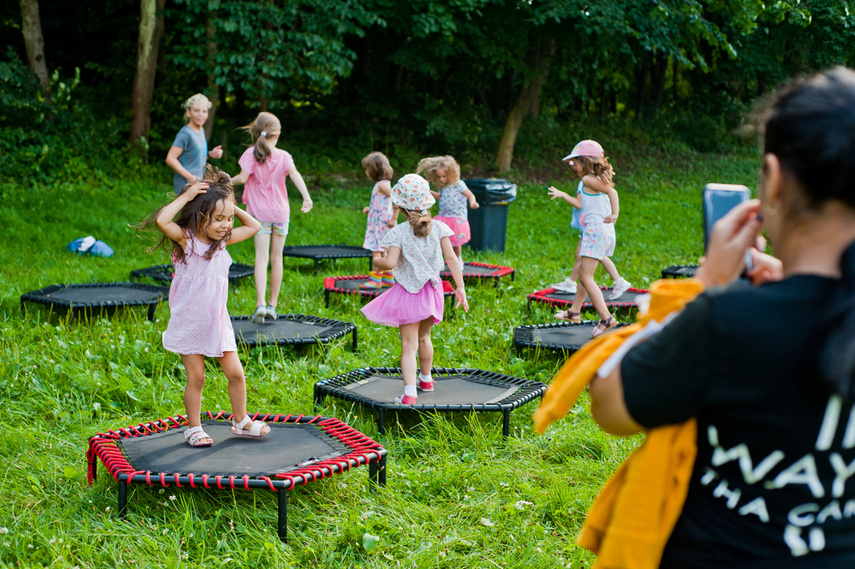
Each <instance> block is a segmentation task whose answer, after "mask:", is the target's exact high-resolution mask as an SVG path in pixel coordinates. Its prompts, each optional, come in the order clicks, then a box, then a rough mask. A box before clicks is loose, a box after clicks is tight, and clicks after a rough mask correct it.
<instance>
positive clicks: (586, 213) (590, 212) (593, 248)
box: [549, 140, 620, 336]
mask: <svg viewBox="0 0 855 569" xmlns="http://www.w3.org/2000/svg"><path fill="white" fill-rule="evenodd" d="M564 160H565V161H566V162H567V165H568V166H570V168H572V169H573V172H574V173H575V174H576V175H577V176H579V178H581V179H582V183H583V188H582V192H581V193H580V194H579V197H576V196H571V195H569V194H568V193H567V192H562V191H561V190H559V189H558V188H556V187H555V186H550V187H549V195H550V196H552V199H555V198H563V199H564V200H565V201H567V202H568V203H569V204H570V205H572V206H573V207H575V208H579V209H580V210H582V225H583V229H582V244H581V246H580V250H579V253H580V255H581V256H582V265H581V267H580V272H581V275H580V277H579V286H580V287H581V288H582V290H580V291H579V292H577V294H576V298H575V299H574V302H573V308H571V309H570V313H569V315H568V316H569V317H571V318H572V317H575V316H578V314H579V312H578V310H579V308H581V305H582V302H584V299H585V295H586V294H587V296H589V297H590V298H591V302H592V303H593V304H594V308H595V309H596V310H597V312H598V313H599V315H600V321H599V323H597V326H596V327H595V328H594V330H593V331H592V333H591V335H592V336H599V335H600V334H602V333H603V332H605V331H606V330H608V329H610V328H613V327H614V326H616V325H617V320H615V319H614V317H612V315H611V312H609V309H608V306H606V301H605V299H604V298H603V292H602V291H601V290H600V288H599V287H598V286H597V283H596V282H594V270H595V269H596V268H597V264H598V263H599V262H600V260H601V259H603V258H604V257H611V256H612V255H613V254H614V251H615V225H614V224H615V222H616V221H617V218H618V212H619V210H620V206H619V204H618V194H617V191H615V188H614V184H613V183H612V176H613V175H614V170H613V169H612V166H611V164H609V161H608V158H606V157H605V156H604V155H603V152H602V146H600V145H599V144H598V143H597V142H595V141H593V140H583V141H582V142H580V143H579V144H577V145H576V146H575V147H574V148H573V151H572V152H571V153H570V154H569V155H568V156H567V157H565V159H564ZM577 301H578V306H577ZM574 309H575V310H574Z"/></svg>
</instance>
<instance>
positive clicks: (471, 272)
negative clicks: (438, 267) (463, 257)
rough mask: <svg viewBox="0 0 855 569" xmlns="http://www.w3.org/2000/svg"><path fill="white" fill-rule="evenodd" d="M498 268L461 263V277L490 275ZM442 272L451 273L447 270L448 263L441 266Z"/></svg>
mask: <svg viewBox="0 0 855 569" xmlns="http://www.w3.org/2000/svg"><path fill="white" fill-rule="evenodd" d="M498 270H499V269H497V268H496V267H479V266H477V265H470V264H469V263H463V278H466V277H474V276H479V275H480V276H492V275H493V274H495V273H496V272H497V271H498ZM442 273H448V274H449V275H451V271H450V270H448V265H445V266H444V267H443V268H442Z"/></svg>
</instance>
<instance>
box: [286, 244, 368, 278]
mask: <svg viewBox="0 0 855 569" xmlns="http://www.w3.org/2000/svg"><path fill="white" fill-rule="evenodd" d="M282 255H283V256H284V257H302V258H304V259H312V260H313V261H314V262H315V274H318V262H319V261H321V260H322V259H355V258H361V257H367V258H368V270H369V271H370V270H371V266H372V260H371V257H372V255H371V251H369V250H368V249H365V248H364V247H357V246H356V245H344V244H339V245H291V246H288V247H285V248H284V249H283V250H282Z"/></svg>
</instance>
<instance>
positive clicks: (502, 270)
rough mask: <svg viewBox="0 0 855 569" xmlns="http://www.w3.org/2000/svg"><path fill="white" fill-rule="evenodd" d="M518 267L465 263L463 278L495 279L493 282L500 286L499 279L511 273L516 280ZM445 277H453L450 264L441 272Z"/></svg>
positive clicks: (440, 274)
mask: <svg viewBox="0 0 855 569" xmlns="http://www.w3.org/2000/svg"><path fill="white" fill-rule="evenodd" d="M515 272H516V269H514V268H512V267H502V266H500V265H488V264H487V263H463V278H464V279H475V280H485V279H493V284H495V285H496V286H499V279H500V278H502V277H506V276H508V275H510V277H511V280H514V273H515ZM439 276H441V277H442V278H444V279H450V278H452V275H451V271H449V270H448V265H445V266H444V267H443V269H442V272H441V273H439Z"/></svg>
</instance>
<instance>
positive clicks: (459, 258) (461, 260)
mask: <svg viewBox="0 0 855 569" xmlns="http://www.w3.org/2000/svg"><path fill="white" fill-rule="evenodd" d="M457 260H458V261H460V266H461V267H462V266H463V257H457Z"/></svg>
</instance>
